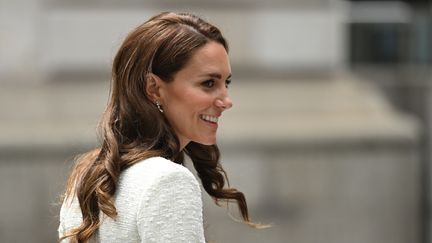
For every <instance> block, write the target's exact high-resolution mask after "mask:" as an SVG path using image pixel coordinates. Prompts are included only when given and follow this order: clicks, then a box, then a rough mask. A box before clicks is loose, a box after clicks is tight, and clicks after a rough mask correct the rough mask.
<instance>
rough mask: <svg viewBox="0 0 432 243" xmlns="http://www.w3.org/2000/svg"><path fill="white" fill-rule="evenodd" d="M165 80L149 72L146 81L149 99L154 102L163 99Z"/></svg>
mask: <svg viewBox="0 0 432 243" xmlns="http://www.w3.org/2000/svg"><path fill="white" fill-rule="evenodd" d="M162 85H163V81H162V80H161V79H160V78H159V77H158V76H157V75H155V74H153V73H149V74H148V76H147V82H146V93H147V96H148V97H149V99H150V100H151V101H153V102H155V101H156V100H158V101H160V100H161V92H160V90H161V87H162Z"/></svg>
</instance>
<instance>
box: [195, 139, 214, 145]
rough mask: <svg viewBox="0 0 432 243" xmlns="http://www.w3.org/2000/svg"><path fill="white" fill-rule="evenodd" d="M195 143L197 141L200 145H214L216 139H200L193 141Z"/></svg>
mask: <svg viewBox="0 0 432 243" xmlns="http://www.w3.org/2000/svg"><path fill="white" fill-rule="evenodd" d="M195 142H196V143H199V144H202V145H207V146H210V145H215V144H216V139H214V140H208V139H207V140H200V141H195Z"/></svg>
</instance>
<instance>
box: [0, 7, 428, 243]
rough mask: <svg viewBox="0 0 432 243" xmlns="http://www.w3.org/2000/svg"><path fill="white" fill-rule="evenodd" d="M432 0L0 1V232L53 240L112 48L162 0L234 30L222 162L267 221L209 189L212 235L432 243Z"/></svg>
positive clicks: (100, 98) (96, 112)
mask: <svg viewBox="0 0 432 243" xmlns="http://www.w3.org/2000/svg"><path fill="white" fill-rule="evenodd" d="M419 2H420V1H419ZM430 8H431V6H430V3H428V2H427V1H422V2H421V3H418V4H417V2H415V4H413V2H408V1H404V2H403V1H369V2H364V1H342V0H301V1H300V0H292V1H285V0H269V1H265V2H263V1H258V0H237V1H228V0H221V1H217V2H215V1H211V0H204V1H198V0H184V1H177V2H173V1H168V0H162V1H161V0H159V1H156V0H150V1H145V2H143V1H137V0H126V1H122V2H121V3H120V2H118V1H99V0H90V1H89V0H87V1H70V0H60V1H58V0H57V1H54V0H27V1H3V2H0V23H1V24H0V26H1V28H0V87H1V88H0V111H1V114H2V115H1V119H0V131H1V132H0V134H2V135H1V136H0V193H1V194H2V200H0V215H2V217H1V218H0V242H55V241H56V237H57V236H56V227H57V224H58V210H59V202H60V201H59V200H60V198H59V196H60V193H61V191H62V188H63V186H64V183H65V179H66V175H67V173H68V171H69V169H70V167H71V166H72V161H73V157H74V156H75V155H77V154H78V153H80V152H84V151H85V150H86V149H88V148H90V147H92V146H95V145H96V144H97V139H96V134H95V127H96V124H97V121H98V118H99V116H100V114H101V113H102V111H103V109H104V106H105V104H106V101H107V98H108V92H109V79H110V77H109V72H110V64H111V60H112V58H113V55H114V54H115V52H116V49H117V48H118V46H119V44H120V42H121V40H122V38H124V36H125V34H126V33H127V32H128V31H130V30H131V29H132V28H133V27H135V26H137V25H138V24H140V23H142V22H143V21H145V20H146V19H148V18H149V17H150V16H152V15H154V14H156V13H159V12H160V11H166V10H175V11H187V12H193V13H196V14H198V15H201V16H203V17H204V18H206V19H207V20H209V21H210V22H212V23H215V24H216V25H218V26H219V27H221V29H222V31H223V32H224V33H225V35H226V37H227V39H228V40H229V43H230V57H231V64H232V69H233V77H234V78H233V81H234V82H233V85H232V88H231V96H232V97H233V99H234V103H235V106H234V108H233V109H232V110H230V111H228V112H226V115H224V117H223V119H222V120H221V125H222V126H221V131H220V132H221V134H220V145H221V149H222V154H223V165H224V166H225V168H226V170H227V171H228V175H229V177H230V179H231V180H230V182H231V185H233V186H235V187H237V188H238V189H240V190H242V191H244V192H245V194H246V196H247V198H248V202H249V206H250V210H251V214H252V217H253V219H254V220H256V221H261V222H263V223H273V224H274V227H272V228H271V229H267V230H254V229H251V228H248V227H247V226H244V225H242V224H240V223H237V222H235V221H233V220H232V219H231V218H230V217H229V216H228V215H227V214H226V213H225V210H224V209H221V208H218V207H216V206H214V205H213V203H212V200H211V199H210V198H208V196H204V200H205V210H204V214H205V225H206V235H207V238H208V240H212V241H215V242H228V243H229V242H297V243H306V242H308V243H309V242H323V243H344V242H350V243H356V242H359V243H360V242H362V243H363V242H369V243H372V242H377V243H378V242H379V243H399V242H400V243H406V242H429V238H430V237H429V236H428V233H429V232H430V230H429V228H428V227H429V225H430V224H429V218H430V216H429V211H430V210H429V203H428V202H429V196H428V195H429V194H430V193H429V190H430V189H429V188H431V187H430V186H429V184H428V183H429V174H430V173H429V172H428V170H429V168H430V166H429V163H430V157H431V156H430V151H431V145H430V144H431V143H430V134H431V132H430V131H431V126H430V120H431V114H432V113H431V108H430V107H431V106H430V104H432V100H431V99H430V98H429V97H431V88H430V85H429V83H430V81H431V80H430V79H431V75H430V74H431V73H430V72H431V71H430V70H431V69H430V66H431V48H432V47H431V44H430V43H431V29H432V28H431V16H430V10H431V9H430ZM17 13H19V14H17ZM233 209H234V210H232V211H233V212H235V207H233ZM234 216H235V215H234Z"/></svg>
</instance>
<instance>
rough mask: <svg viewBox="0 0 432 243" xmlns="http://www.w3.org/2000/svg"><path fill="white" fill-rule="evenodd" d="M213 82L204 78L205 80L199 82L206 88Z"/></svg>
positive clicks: (212, 84) (213, 82) (211, 85)
mask: <svg viewBox="0 0 432 243" xmlns="http://www.w3.org/2000/svg"><path fill="white" fill-rule="evenodd" d="M214 84H215V81H214V80H211V79H210V80H206V81H204V82H202V83H201V85H202V86H204V87H206V88H211V87H213V86H214Z"/></svg>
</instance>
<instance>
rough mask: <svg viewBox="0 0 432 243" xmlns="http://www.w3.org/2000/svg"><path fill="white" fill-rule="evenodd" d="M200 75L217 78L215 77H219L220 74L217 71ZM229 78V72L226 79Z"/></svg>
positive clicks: (220, 76)
mask: <svg viewBox="0 0 432 243" xmlns="http://www.w3.org/2000/svg"><path fill="white" fill-rule="evenodd" d="M202 76H208V77H212V78H217V79H221V78H222V75H220V74H219V73H207V74H203V75H202ZM230 78H231V73H230V74H229V75H228V77H227V79H230Z"/></svg>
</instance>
